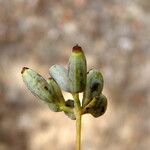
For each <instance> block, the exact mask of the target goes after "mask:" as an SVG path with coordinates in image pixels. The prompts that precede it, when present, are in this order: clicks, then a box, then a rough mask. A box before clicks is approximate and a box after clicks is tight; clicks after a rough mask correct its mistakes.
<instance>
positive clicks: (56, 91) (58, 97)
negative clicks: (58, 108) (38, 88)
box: [47, 78, 65, 104]
mask: <svg viewBox="0 0 150 150" xmlns="http://www.w3.org/2000/svg"><path fill="white" fill-rule="evenodd" d="M47 83H48V84H49V85H50V87H51V91H53V93H52V95H53V97H54V98H55V102H58V103H60V104H65V99H64V97H63V95H62V92H61V89H60V87H59V86H58V84H57V83H56V82H55V80H54V79H53V78H48V79H47Z"/></svg>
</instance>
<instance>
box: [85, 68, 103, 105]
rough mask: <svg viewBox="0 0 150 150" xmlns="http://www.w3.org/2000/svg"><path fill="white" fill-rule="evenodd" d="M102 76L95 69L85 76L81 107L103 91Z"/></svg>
mask: <svg viewBox="0 0 150 150" xmlns="http://www.w3.org/2000/svg"><path fill="white" fill-rule="evenodd" d="M103 84H104V81H103V76H102V74H101V73H100V72H99V71H97V70H96V69H92V70H90V71H89V72H88V74H87V81H86V89H85V92H84V94H83V101H82V106H83V107H85V106H86V105H87V104H88V103H89V102H90V101H91V100H92V99H93V98H94V97H97V96H99V95H100V94H101V92H102V89H103Z"/></svg>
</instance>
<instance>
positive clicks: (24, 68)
mask: <svg viewBox="0 0 150 150" xmlns="http://www.w3.org/2000/svg"><path fill="white" fill-rule="evenodd" d="M27 69H29V68H27V67H23V68H22V70H21V74H23V73H24V72H25V70H27Z"/></svg>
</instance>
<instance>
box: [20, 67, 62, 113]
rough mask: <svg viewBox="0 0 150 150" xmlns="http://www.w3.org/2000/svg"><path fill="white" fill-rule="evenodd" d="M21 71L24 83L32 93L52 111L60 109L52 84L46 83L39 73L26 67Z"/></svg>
mask: <svg viewBox="0 0 150 150" xmlns="http://www.w3.org/2000/svg"><path fill="white" fill-rule="evenodd" d="M21 73H22V78H23V81H24V83H25V84H26V86H27V87H28V89H29V90H30V91H31V92H32V94H33V95H35V96H36V97H38V98H40V99H41V100H43V101H45V102H46V103H47V104H48V106H49V108H50V109H51V110H52V111H55V112H57V111H60V110H59V105H58V100H57V99H56V95H55V93H54V90H53V88H52V85H50V84H48V83H47V81H46V80H45V79H44V78H43V77H42V76H41V75H40V74H38V73H36V72H35V71H33V70H32V69H29V68H27V67H24V68H23V69H22V71H21Z"/></svg>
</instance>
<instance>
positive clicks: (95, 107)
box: [85, 94, 107, 118]
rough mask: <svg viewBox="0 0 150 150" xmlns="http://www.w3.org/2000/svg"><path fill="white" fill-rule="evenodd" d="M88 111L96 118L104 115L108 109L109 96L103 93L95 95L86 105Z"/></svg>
mask: <svg viewBox="0 0 150 150" xmlns="http://www.w3.org/2000/svg"><path fill="white" fill-rule="evenodd" d="M85 109H86V112H85V113H90V114H91V115H92V116H94V117H95V118H97V117H100V116H101V115H103V114H104V113H105V111H106V109H107V98H106V97H105V96H104V95H103V94H101V95H100V96H99V97H95V98H94V99H93V100H92V101H91V102H90V103H89V104H88V106H87V107H85Z"/></svg>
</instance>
